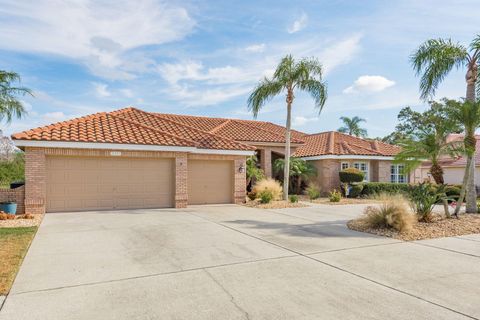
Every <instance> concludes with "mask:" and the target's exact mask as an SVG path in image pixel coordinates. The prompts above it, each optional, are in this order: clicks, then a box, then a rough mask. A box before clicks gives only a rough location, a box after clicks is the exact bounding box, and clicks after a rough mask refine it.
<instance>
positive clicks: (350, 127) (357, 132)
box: [338, 116, 367, 137]
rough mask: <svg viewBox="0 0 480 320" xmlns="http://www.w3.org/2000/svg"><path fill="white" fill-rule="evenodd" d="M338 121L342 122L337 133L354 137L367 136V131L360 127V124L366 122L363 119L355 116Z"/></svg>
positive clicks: (341, 118)
mask: <svg viewBox="0 0 480 320" xmlns="http://www.w3.org/2000/svg"><path fill="white" fill-rule="evenodd" d="M340 120H342V121H343V127H340V128H339V129H338V132H342V133H347V134H349V135H351V136H356V137H366V136H367V130H365V129H363V128H361V127H360V122H367V121H366V120H365V119H362V118H359V117H357V116H355V117H353V118H349V117H340Z"/></svg>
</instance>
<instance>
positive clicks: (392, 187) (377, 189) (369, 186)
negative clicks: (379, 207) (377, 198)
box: [362, 182, 409, 196]
mask: <svg viewBox="0 0 480 320" xmlns="http://www.w3.org/2000/svg"><path fill="white" fill-rule="evenodd" d="M362 185H363V190H362V195H363V196H374V195H379V194H384V193H385V194H397V193H407V192H408V190H409V185H408V184H407V183H390V182H364V183H362Z"/></svg>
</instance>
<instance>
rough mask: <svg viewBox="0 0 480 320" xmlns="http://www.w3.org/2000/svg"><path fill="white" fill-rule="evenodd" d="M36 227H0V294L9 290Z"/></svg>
mask: <svg viewBox="0 0 480 320" xmlns="http://www.w3.org/2000/svg"><path fill="white" fill-rule="evenodd" d="M36 231H37V227H27V228H0V295H5V294H7V293H8V292H9V291H10V287H11V286H12V284H13V280H15V276H16V275H17V272H18V268H19V267H20V265H21V264H22V261H23V258H24V257H25V254H26V253H27V250H28V247H29V246H30V243H31V242H32V239H33V237H34V236H35V232H36Z"/></svg>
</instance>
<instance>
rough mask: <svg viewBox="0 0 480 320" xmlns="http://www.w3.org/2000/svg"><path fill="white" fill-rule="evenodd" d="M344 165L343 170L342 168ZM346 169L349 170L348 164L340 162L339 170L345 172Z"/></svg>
mask: <svg viewBox="0 0 480 320" xmlns="http://www.w3.org/2000/svg"><path fill="white" fill-rule="evenodd" d="M344 165H346V166H345V168H344ZM348 168H350V163H348V162H341V163H340V170H345V169H348Z"/></svg>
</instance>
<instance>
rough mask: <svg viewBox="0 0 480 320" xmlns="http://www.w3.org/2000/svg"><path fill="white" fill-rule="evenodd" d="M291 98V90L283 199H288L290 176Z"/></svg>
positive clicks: (288, 107)
mask: <svg viewBox="0 0 480 320" xmlns="http://www.w3.org/2000/svg"><path fill="white" fill-rule="evenodd" d="M292 100H293V94H292V93H291V92H289V93H288V95H287V125H286V128H287V130H286V132H285V166H284V168H283V200H287V199H288V180H289V178H290V127H291V117H292Z"/></svg>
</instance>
